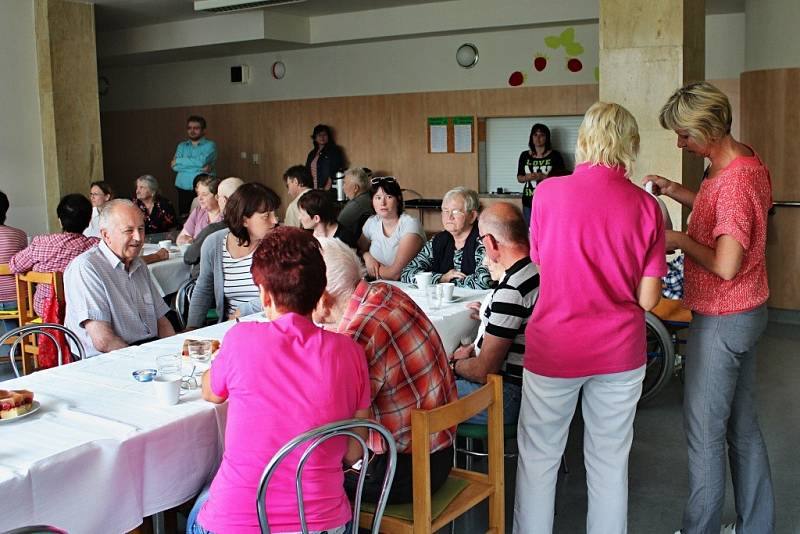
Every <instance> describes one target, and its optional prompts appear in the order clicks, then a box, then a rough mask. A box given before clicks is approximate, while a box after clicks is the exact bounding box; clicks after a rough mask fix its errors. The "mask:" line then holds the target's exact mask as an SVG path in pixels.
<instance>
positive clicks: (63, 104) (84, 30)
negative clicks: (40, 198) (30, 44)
mask: <svg viewBox="0 0 800 534" xmlns="http://www.w3.org/2000/svg"><path fill="white" fill-rule="evenodd" d="M34 26H35V33H36V55H37V60H38V69H39V80H38V81H39V108H40V113H41V132H42V146H43V155H44V174H45V196H46V198H47V214H48V220H49V225H48V226H49V228H50V231H57V230H58V228H59V224H58V219H57V217H56V206H57V205H58V201H59V199H60V198H61V197H62V196H63V195H65V194H68V193H83V194H86V193H87V191H88V189H89V184H90V183H91V182H92V181H94V180H102V176H103V156H102V149H101V141H100V109H99V99H98V93H97V55H96V51H95V32H94V5H92V4H81V3H74V2H67V1H63V0H35V3H34Z"/></svg>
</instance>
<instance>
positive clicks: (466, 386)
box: [456, 378, 522, 425]
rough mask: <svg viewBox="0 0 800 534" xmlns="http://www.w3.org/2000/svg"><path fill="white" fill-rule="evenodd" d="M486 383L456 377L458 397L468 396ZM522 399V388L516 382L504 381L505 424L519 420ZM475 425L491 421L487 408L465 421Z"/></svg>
mask: <svg viewBox="0 0 800 534" xmlns="http://www.w3.org/2000/svg"><path fill="white" fill-rule="evenodd" d="M484 385H485V384H478V383H477V382H470V381H469V380H465V379H463V378H457V379H456V388H458V398H459V399H460V398H462V397H466V396H467V395H469V394H470V393H472V392H473V391H476V390H478V389H480V388H482V387H483V386H484ZM521 399H522V388H520V387H519V386H518V385H516V384H509V383H507V382H503V424H504V425H511V424H514V423H516V422H517V419H518V418H519V403H520V400H521ZM465 422H467V423H471V424H473V425H485V424H487V423H488V422H489V414H488V413H487V412H486V410H484V411H482V412H481V413H479V414H477V415H474V416H472V417H471V418H470V419H468V420H467V421H465Z"/></svg>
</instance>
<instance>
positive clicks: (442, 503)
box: [361, 476, 469, 521]
mask: <svg viewBox="0 0 800 534" xmlns="http://www.w3.org/2000/svg"><path fill="white" fill-rule="evenodd" d="M468 485H469V481H467V480H464V479H463V478H456V477H452V476H451V477H447V480H446V481H445V483H444V485H443V486H442V487H441V488H439V491H437V492H436V493H434V494H433V495H431V519H432V520H435V519H436V518H437V517H439V516H440V515H441V514H442V512H443V511H444V509H445V508H447V505H448V504H450V503H451V502H453V499H455V498H456V497H457V496H458V494H459V493H461V492H462V491H463V490H464V488H466V487H467V486H468ZM361 509H362V510H363V511H365V512H369V513H375V505H374V504H372V503H363V504H362V505H361ZM384 515H388V516H391V517H397V518H400V519H405V520H406V521H413V519H414V506H413V504H412V503H407V504H390V505H388V506H386V511H385V512H384Z"/></svg>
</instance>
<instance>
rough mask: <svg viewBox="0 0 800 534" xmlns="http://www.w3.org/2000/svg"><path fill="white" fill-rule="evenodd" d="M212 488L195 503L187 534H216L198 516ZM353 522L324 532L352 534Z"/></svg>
mask: <svg viewBox="0 0 800 534" xmlns="http://www.w3.org/2000/svg"><path fill="white" fill-rule="evenodd" d="M209 488H211V482H209V483H208V484H206V487H204V488H203V489H202V490H200V495H198V496H197V500H196V501H195V502H194V506H192V511H191V512H189V517H187V518H186V534H214V533H213V532H211V531H210V530H206V529H204V528H203V527H202V526H201V525H200V523H198V522H197V514H199V513H200V509H201V508H203V505H204V504H205V503H206V501H207V500H208V490H209ZM351 526H352V522H348V523H347V524H346V525H345V526H344V530H341V528H342V527H337V528H332V529H328V530H326V531H322V532H329V533H330V534H350V532H351ZM309 534H321V533H320V531H317V530H315V531H310V532H309Z"/></svg>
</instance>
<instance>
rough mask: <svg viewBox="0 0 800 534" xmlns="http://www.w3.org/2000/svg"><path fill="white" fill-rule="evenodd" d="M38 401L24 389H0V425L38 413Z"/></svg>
mask: <svg viewBox="0 0 800 534" xmlns="http://www.w3.org/2000/svg"><path fill="white" fill-rule="evenodd" d="M39 408H40V405H39V402H38V401H35V400H33V393H32V392H30V391H28V390H26V389H14V390H11V391H9V390H6V389H0V424H2V423H10V422H11V421H16V420H17V419H21V418H23V417H26V416H28V415H31V414H34V413H36V412H38V411H39Z"/></svg>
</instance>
